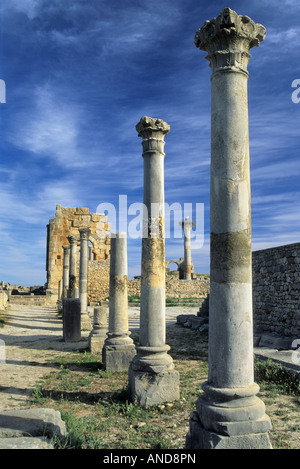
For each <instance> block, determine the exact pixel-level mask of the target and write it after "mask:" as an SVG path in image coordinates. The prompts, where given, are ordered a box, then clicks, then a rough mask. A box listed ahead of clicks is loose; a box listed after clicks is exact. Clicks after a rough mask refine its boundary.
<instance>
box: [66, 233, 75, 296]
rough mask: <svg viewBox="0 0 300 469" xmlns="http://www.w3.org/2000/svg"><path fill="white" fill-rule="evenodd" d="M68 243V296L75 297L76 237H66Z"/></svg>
mask: <svg viewBox="0 0 300 469" xmlns="http://www.w3.org/2000/svg"><path fill="white" fill-rule="evenodd" d="M67 239H68V241H69V243H70V264H69V266H70V269H69V290H68V298H76V258H77V239H76V237H75V236H68V237H67Z"/></svg>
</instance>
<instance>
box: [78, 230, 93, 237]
mask: <svg viewBox="0 0 300 469" xmlns="http://www.w3.org/2000/svg"><path fill="white" fill-rule="evenodd" d="M79 233H80V239H89V237H90V235H91V230H90V229H89V228H80V229H79Z"/></svg>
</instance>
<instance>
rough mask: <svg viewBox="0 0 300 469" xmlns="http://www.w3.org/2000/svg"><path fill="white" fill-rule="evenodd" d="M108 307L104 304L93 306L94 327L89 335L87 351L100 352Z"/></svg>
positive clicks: (105, 332)
mask: <svg viewBox="0 0 300 469" xmlns="http://www.w3.org/2000/svg"><path fill="white" fill-rule="evenodd" d="M107 317H108V307H107V306H105V305H102V306H97V307H96V308H94V327H93V330H92V332H91V333H90V335H89V351H90V352H91V353H102V348H103V345H104V342H105V339H106V334H107V331H108V326H107Z"/></svg>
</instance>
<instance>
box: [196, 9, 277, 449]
mask: <svg viewBox="0 0 300 469" xmlns="http://www.w3.org/2000/svg"><path fill="white" fill-rule="evenodd" d="M264 37H265V28H264V27H263V26H262V25H260V24H255V23H254V22H253V21H252V20H251V19H250V18H249V17H248V16H239V15H237V13H235V12H234V11H232V10H230V9H229V8H225V9H224V10H223V11H222V12H221V13H220V14H219V16H218V17H217V18H214V19H213V20H211V21H206V22H205V23H204V25H203V27H202V28H201V29H199V30H198V31H197V32H196V36H195V44H196V46H197V47H199V48H200V49H201V50H205V51H207V52H208V55H207V57H206V58H207V59H208V60H209V61H210V66H211V68H212V76H211V119H212V125H211V200H210V217H211V218H210V225H211V234H210V236H211V238H210V243H211V247H210V249H211V271H210V305H209V356H208V364H209V372H208V381H207V382H205V383H204V384H203V386H202V387H203V390H204V392H205V393H204V396H201V397H200V398H199V399H198V401H197V403H196V408H197V412H195V413H193V414H192V417H191V420H190V431H189V433H188V435H187V447H188V448H193V449H196V448H229V449H230V448H232V449H235V448H242V449H243V448H249V449H255V448H270V447H271V445H270V441H269V436H268V431H269V430H270V428H271V424H270V420H269V417H268V416H266V414H265V405H264V403H263V402H262V401H261V400H260V399H259V398H258V397H257V396H256V394H257V393H258V391H259V387H258V385H257V384H256V383H255V382H254V372H253V368H254V366H253V361H254V360H253V327H252V266H251V207H250V170H249V139H248V101H247V80H248V72H247V64H248V60H249V57H250V54H249V50H250V49H251V47H253V46H258V45H259V43H260V41H262V40H263V39H264Z"/></svg>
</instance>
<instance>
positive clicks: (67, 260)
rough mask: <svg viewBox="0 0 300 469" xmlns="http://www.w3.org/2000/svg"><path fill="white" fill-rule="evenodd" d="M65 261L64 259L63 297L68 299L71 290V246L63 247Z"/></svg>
mask: <svg viewBox="0 0 300 469" xmlns="http://www.w3.org/2000/svg"><path fill="white" fill-rule="evenodd" d="M63 250H64V259H63V278H62V281H63V292H62V297H63V298H67V296H68V289H69V268H70V246H63Z"/></svg>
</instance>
